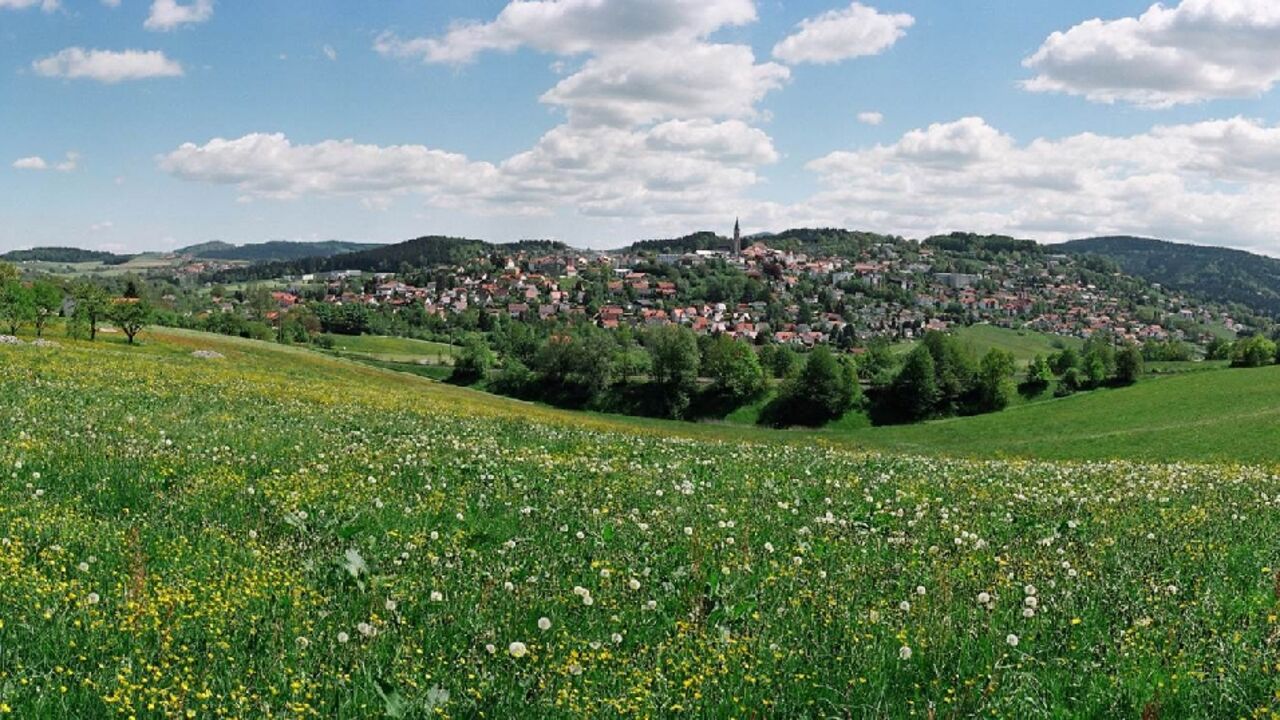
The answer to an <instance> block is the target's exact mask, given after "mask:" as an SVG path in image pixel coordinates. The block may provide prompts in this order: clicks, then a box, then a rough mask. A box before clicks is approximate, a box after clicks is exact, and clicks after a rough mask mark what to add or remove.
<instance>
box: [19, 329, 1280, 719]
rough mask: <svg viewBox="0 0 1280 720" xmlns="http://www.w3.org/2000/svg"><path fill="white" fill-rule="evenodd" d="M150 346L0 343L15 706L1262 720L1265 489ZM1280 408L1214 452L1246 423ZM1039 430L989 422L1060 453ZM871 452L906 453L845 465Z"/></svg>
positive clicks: (1260, 377) (1167, 468)
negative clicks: (670, 418) (856, 444)
mask: <svg viewBox="0 0 1280 720" xmlns="http://www.w3.org/2000/svg"><path fill="white" fill-rule="evenodd" d="M144 339H145V343H144V345H142V346H139V347H128V346H125V345H124V344H123V343H122V342H120V341H119V340H117V339H116V338H108V339H107V340H106V341H102V342H99V343H96V344H93V345H89V344H87V343H75V342H70V341H66V340H62V339H56V340H57V342H59V343H61V346H60V347H54V348H42V347H34V346H31V345H24V346H17V347H12V346H0V418H3V419H4V420H5V421H4V422H0V468H3V473H0V712H11V713H12V714H13V715H14V716H15V717H23V718H65V717H109V716H120V717H139V718H144V717H245V718H247V717H326V718H327V717H337V718H369V717H397V718H407V717H494V718H500V717H612V716H621V715H627V716H638V717H657V716H663V717H666V716H678V715H687V716H692V717H922V718H924V717H930V718H932V717H945V718H950V717H969V716H982V717H1006V718H1062V717H1134V718H1136V717H1139V716H1143V715H1145V716H1147V717H1160V718H1182V717H1272V716H1273V714H1274V713H1275V712H1276V711H1277V710H1278V709H1280V707H1278V706H1277V702H1278V701H1277V696H1276V689H1277V687H1278V685H1277V677H1278V675H1277V671H1278V670H1280V645H1278V641H1280V625H1278V624H1277V615H1280V599H1278V598H1277V594H1278V593H1280V588H1278V587H1277V583H1280V578H1277V576H1276V569H1277V568H1280V546H1277V544H1276V542H1275V539H1276V538H1277V537H1280V512H1278V511H1280V476H1277V475H1276V474H1275V473H1274V471H1273V470H1271V469H1262V468H1247V467H1240V466H1238V465H1235V464H1229V463H1223V464H1218V465H1144V464H1135V463H1132V462H1128V461H1122V460H1110V461H1106V462H1097V463H1084V464H1081V463H1043V462H1025V461H976V460H942V459H931V458H922V457H909V456H898V455H875V454H863V453H860V452H857V451H855V450H851V449H849V448H848V447H841V446H836V445H834V444H832V443H826V442H818V443H815V442H813V439H814V437H815V436H810V435H800V434H786V433H769V432H765V431H752V430H750V429H741V428H724V427H713V426H706V427H704V426H689V425H675V424H670V423H661V422H658V421H635V422H631V421H628V422H621V421H618V420H616V419H613V418H608V417H600V416H591V415H583V414H570V413H565V412H559V411H554V410H549V409H546V408H541V407H538V406H534V405H528V404H524V403H517V402H513V401H509V400H504V399H500V398H494V397H490V396H486V395H482V394H478V393H473V392H470V391H466V390H461V389H457V388H452V387H449V386H445V385H440V384H436V383H432V382H429V381H426V380H421V379H419V378H415V377H412V376H409V375H406V374H404V373H393V372H387V371H383V370H379V369H376V368H372V367H368V366H366V365H362V364H359V363H355V362H351V361H347V360H344V359H341V358H333V357H327V356H323V355H320V354H317V353H314V352H310V351H306V350H301V349H291V348H282V347H278V346H272V345H267V344H262V343H256V342H253V341H245V340H238V339H230V338H221V337H216V336H207V335H202V334H199V333H184V332H168V331H166V332H164V333H150V334H147V335H145V336H144ZM195 350H213V351H216V352H218V353H220V354H221V355H222V356H223V357H221V358H215V359H202V358H198V357H194V356H193V355H192V352H193V351H195ZM1277 377H1280V375H1277V373H1273V372H1271V371H1265V370H1264V371H1249V372H1245V371H1240V372H1238V373H1237V372H1236V371H1230V372H1222V373H1203V374H1189V375H1185V376H1180V377H1175V378H1169V379H1162V380H1158V381H1150V382H1148V383H1144V384H1141V385H1139V386H1138V387H1137V388H1134V389H1132V390H1128V391H1113V392H1107V393H1100V394H1095V395H1090V396H1085V397H1080V398H1072V399H1069V400H1065V401H1055V402H1051V403H1043V404H1040V405H1036V406H1029V407H1028V408H1026V412H1028V413H1032V411H1033V410H1034V411H1036V412H1040V411H1041V410H1042V409H1045V408H1050V409H1052V410H1053V412H1054V413H1055V414H1056V416H1057V418H1058V420H1057V422H1056V423H1053V424H1051V425H1050V426H1048V429H1051V430H1055V431H1056V430H1061V431H1063V432H1065V433H1067V434H1070V433H1073V432H1076V430H1075V429H1073V427H1072V421H1071V418H1083V417H1084V414H1085V409H1083V408H1082V407H1081V406H1085V405H1087V404H1088V403H1104V402H1117V401H1116V400H1113V398H1114V399H1119V398H1122V397H1123V394H1124V393H1133V394H1135V397H1134V398H1130V399H1131V400H1135V401H1136V400H1139V399H1142V402H1148V403H1155V402H1156V400H1157V398H1158V397H1161V396H1163V397H1165V398H1166V400H1167V402H1166V405H1167V406H1169V407H1167V408H1166V410H1169V411H1173V412H1174V413H1175V416H1174V417H1175V418H1183V420H1184V421H1185V420H1186V419H1188V418H1190V417H1191V416H1192V415H1193V414H1194V411H1193V408H1192V407H1189V408H1188V409H1187V410H1186V411H1185V412H1184V411H1179V410H1177V409H1176V407H1174V406H1176V405H1177V402H1175V401H1174V400H1173V399H1171V398H1176V400H1178V401H1181V402H1183V403H1185V404H1187V405H1189V406H1193V407H1199V408H1200V411H1201V412H1202V413H1203V412H1208V411H1209V407H1210V406H1209V405H1208V404H1207V403H1208V402H1209V401H1208V400H1206V399H1204V398H1195V397H1192V396H1186V395H1179V396H1171V395H1168V394H1166V391H1168V390H1172V389H1174V388H1171V387H1168V386H1170V385H1174V384H1178V383H1195V382H1207V381H1212V383H1213V384H1212V385H1211V386H1197V387H1199V389H1201V390H1205V391H1209V390H1212V391H1213V392H1228V393H1229V395H1230V397H1232V398H1235V397H1236V396H1235V394H1234V393H1236V392H1237V389H1238V388H1244V387H1253V388H1254V394H1255V395H1259V396H1265V394H1266V391H1267V389H1269V388H1272V387H1274V383H1276V382H1277ZM1237 378H1239V379H1237ZM1177 389H1179V390H1181V391H1184V392H1189V391H1190V390H1193V389H1195V388H1193V387H1181V386H1180V387H1178V388H1177ZM1143 398H1145V399H1143ZM1263 400H1265V398H1261V399H1259V400H1258V401H1256V402H1255V403H1254V404H1253V405H1251V406H1249V407H1250V408H1252V412H1253V414H1250V411H1249V409H1248V408H1246V409H1245V411H1244V412H1243V413H1242V414H1241V415H1239V416H1237V417H1235V418H1234V420H1232V421H1229V422H1223V423H1222V424H1220V425H1218V424H1208V425H1203V426H1202V427H1203V428H1205V429H1206V432H1210V431H1211V432H1218V433H1223V434H1225V433H1227V432H1228V431H1229V433H1230V434H1232V435H1235V434H1241V433H1247V432H1248V431H1247V429H1240V428H1239V425H1240V421H1241V420H1242V419H1244V418H1246V417H1247V418H1252V419H1253V420H1257V421H1258V422H1257V425H1259V426H1263V427H1264V428H1265V426H1266V424H1267V422H1266V421H1267V419H1268V418H1269V417H1270V415H1268V414H1267V413H1266V412H1265V409H1264V405H1265V403H1264V402H1263ZM1146 407H1147V408H1148V409H1150V407H1151V406H1150V405H1148V406H1146ZM1214 407H1217V406H1214ZM1102 409H1103V410H1105V411H1106V412H1109V413H1115V412H1117V406H1115V405H1106V406H1104V407H1103V408H1102ZM1006 416H1007V417H1010V418H1012V417H1014V412H1010V413H1006V414H1005V416H993V417H992V418H991V419H979V420H982V421H984V422H991V421H993V420H995V419H1000V418H1004V417H1006ZM1150 417H1153V416H1148V419H1147V421H1148V422H1150ZM1160 417H1167V413H1166V415H1165V416H1160ZM1201 419H1202V420H1205V421H1207V420H1209V418H1204V417H1202V418H1201ZM1104 420H1105V421H1106V422H1111V423H1115V422H1118V421H1117V420H1115V419H1112V418H1099V419H1098V422H1103V421H1104ZM967 422H974V421H959V422H957V423H954V425H955V426H956V427H959V426H961V425H962V424H963V423H967ZM1030 422H1032V421H1031V419H1030V418H1022V419H1021V421H1020V422H1019V421H1018V420H1016V419H1015V420H1011V421H1009V423H1008V425H1009V427H1011V428H1016V427H1018V426H1021V427H1022V428H1023V432H1022V433H1021V434H1020V436H1021V437H1029V436H1031V435H1034V434H1036V433H1039V432H1042V431H1044V430H1045V429H1046V428H1045V426H1042V425H1036V424H1031V425H1028V423H1030ZM1035 422H1036V423H1046V422H1047V421H1046V420H1036V421H1035ZM1080 422H1083V420H1082V419H1081V420H1080ZM1133 422H1136V421H1133ZM1160 422H1162V421H1157V422H1156V424H1159V423H1160ZM1137 424H1140V423H1137ZM1166 424H1168V425H1169V427H1170V429H1169V432H1171V433H1174V434H1175V436H1176V435H1177V433H1179V432H1181V431H1180V430H1179V429H1178V428H1177V427H1175V426H1174V424H1173V423H1172V421H1169V422H1166ZM947 426H948V423H937V424H934V425H930V426H924V427H922V428H920V429H918V430H917V432H924V433H926V434H929V435H930V436H938V437H945V436H946V431H945V428H946V427H947ZM1270 426H1271V427H1272V428H1274V427H1275V425H1274V419H1273V418H1272V421H1271V425H1270ZM978 427H982V426H978ZM912 430H915V429H912ZM895 432H902V431H895ZM1002 432H1007V430H1006V431H1002ZM864 434H865V436H866V437H876V438H878V441H879V442H880V444H881V446H884V447H899V446H902V447H914V446H915V444H914V443H915V441H913V442H910V443H909V442H906V441H905V440H902V439H901V438H899V439H896V440H895V439H894V438H893V437H891V436H890V435H889V434H887V433H882V432H880V431H878V430H877V431H849V432H843V433H836V434H832V435H830V437H836V436H837V435H838V436H840V437H849V438H858V437H861V436H863V435H864ZM1272 435H1274V433H1272ZM816 437H818V438H824V437H828V436H825V435H818V436H816ZM977 437H981V433H980V432H971V433H970V434H969V438H970V441H971V442H972V441H973V439H974V438H977ZM1131 439H1136V440H1137V441H1140V442H1146V441H1148V440H1151V439H1152V438H1151V437H1137V438H1134V437H1132V436H1131ZM1246 439H1248V440H1250V441H1252V442H1256V443H1257V444H1258V447H1259V448H1260V449H1265V448H1266V447H1267V445H1266V444H1265V443H1267V442H1269V440H1268V439H1267V438H1266V437H1265V436H1264V435H1253V436H1248V437H1247V438H1246ZM1270 440H1274V437H1271V438H1270ZM1182 441H1183V442H1184V443H1185V442H1188V440H1187V436H1185V435H1184V436H1182ZM1044 442H1045V443H1047V444H1046V445H1045V446H1044V448H1046V449H1048V450H1050V451H1052V449H1053V447H1054V446H1053V442H1055V441H1054V439H1053V438H1045V439H1044ZM989 445H990V446H991V447H992V448H993V449H994V450H996V451H998V446H999V443H998V442H996V441H995V440H992V441H991V442H990V443H989ZM1113 446H1114V447H1119V445H1118V444H1114V445H1113ZM1240 446H1243V441H1242V443H1241V444H1240ZM929 449H930V450H933V449H935V448H929ZM961 449H965V450H968V449H970V448H961ZM972 449H973V450H975V451H976V450H977V448H972ZM1132 449H1133V448H1132V447H1130V448H1128V450H1130V451H1131V450H1132ZM1259 452H1260V451H1259ZM1050 454H1052V452H1050ZM1124 454H1125V455H1126V456H1129V457H1132V456H1134V453H1133V452H1126V453H1124ZM1256 454H1257V453H1255V456H1256Z"/></svg>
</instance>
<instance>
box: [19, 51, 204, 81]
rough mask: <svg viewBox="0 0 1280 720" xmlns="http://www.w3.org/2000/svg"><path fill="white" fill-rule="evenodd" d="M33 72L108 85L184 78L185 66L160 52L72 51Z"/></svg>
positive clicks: (35, 66)
mask: <svg viewBox="0 0 1280 720" xmlns="http://www.w3.org/2000/svg"><path fill="white" fill-rule="evenodd" d="M31 68H32V69H33V70H34V71H35V73H36V74H37V75H42V76H44V77H61V78H69V79H81V78H84V79H89V80H97V81H98V82H102V83H107V84H114V83H118V82H123V81H125V80H142V79H146V78H158V77H179V76H181V75H182V65H180V64H179V63H178V62H177V61H174V60H170V59H169V58H167V57H165V55H164V53H162V52H160V51H159V50H149V51H143V50H123V51H119V52H116V51H111V50H85V49H84V48H79V47H72V48H67V49H66V50H63V51H62V52H59V53H58V54H56V55H50V56H49V57H47V58H43V59H40V60H36V61H35V62H33V63H31Z"/></svg>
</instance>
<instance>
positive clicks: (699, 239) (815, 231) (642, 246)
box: [617, 228, 901, 257]
mask: <svg viewBox="0 0 1280 720" xmlns="http://www.w3.org/2000/svg"><path fill="white" fill-rule="evenodd" d="M900 240H901V238H896V237H892V236H889V235H879V234H877V233H869V232H860V231H856V230H842V229H839V228H793V229H790V230H784V231H782V232H778V233H756V234H754V235H748V236H745V237H743V239H742V244H743V246H744V247H747V246H750V245H751V243H753V242H764V243H765V244H766V245H768V246H769V247H772V248H777V249H779V250H793V251H797V252H808V253H822V254H825V255H840V256H845V257H857V256H858V255H859V253H861V252H862V251H863V250H865V249H866V248H867V247H870V246H872V245H875V244H879V243H882V242H895V241H900ZM732 242H733V240H732V238H727V237H723V236H720V235H717V234H716V233H714V232H710V231H705V230H704V231H702V232H696V233H693V234H692V235H685V236H684V237H678V238H669V239H665V240H641V241H639V242H636V243H632V244H631V245H629V246H627V247H625V248H622V249H621V250H619V251H617V252H673V253H690V252H696V251H698V250H728V249H729V248H730V245H731V244H732Z"/></svg>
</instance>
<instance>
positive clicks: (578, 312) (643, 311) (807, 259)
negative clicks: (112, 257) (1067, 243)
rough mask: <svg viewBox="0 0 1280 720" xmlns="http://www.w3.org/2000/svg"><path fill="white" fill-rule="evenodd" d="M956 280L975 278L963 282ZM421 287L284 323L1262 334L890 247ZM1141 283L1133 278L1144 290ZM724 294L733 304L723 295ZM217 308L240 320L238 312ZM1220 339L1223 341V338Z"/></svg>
mask: <svg viewBox="0 0 1280 720" xmlns="http://www.w3.org/2000/svg"><path fill="white" fill-rule="evenodd" d="M957 268H963V271H960V270H958V269H957ZM429 270H430V272H419V273H415V275H417V276H418V277H419V278H426V280H425V281H423V280H422V279H419V280H418V281H417V283H416V284H415V283H414V281H413V278H412V277H407V276H405V275H404V274H397V273H368V272H362V271H360V270H337V271H332V272H327V273H314V274H303V275H298V276H287V277H284V278H281V280H280V282H279V283H278V285H279V289H278V290H277V291H275V292H274V293H273V294H272V298H273V300H274V301H275V302H276V303H277V304H278V306H279V309H287V308H290V307H292V306H294V305H295V304H297V303H300V302H304V301H307V300H311V301H318V302H323V303H328V304H333V305H352V304H355V305H362V306H366V307H368V308H378V309H382V310H386V309H388V308H389V309H391V310H392V311H398V310H401V309H404V308H410V307H413V308H420V309H421V310H422V311H423V312H425V313H426V314H427V315H428V316H436V317H439V318H441V319H442V320H445V321H448V320H449V319H450V318H454V317H457V316H460V315H462V314H464V313H468V312H472V313H483V314H487V315H489V316H491V317H496V316H507V317H509V318H512V319H518V320H523V321H535V322H536V321H555V320H581V319H589V320H590V321H592V322H594V323H595V324H597V325H599V326H600V327H603V328H608V329H617V328H620V327H624V326H625V327H631V328H640V327H652V326H660V325H667V324H678V325H683V326H686V327H688V328H690V329H692V330H693V331H694V332H696V333H698V334H702V335H707V334H725V335H728V336H731V337H735V338H740V339H743V340H746V341H749V342H752V343H756V344H760V343H767V342H773V343H780V344H786V345H794V346H797V347H813V346H815V345H819V344H832V345H838V346H839V347H841V348H842V349H854V348H857V347H861V346H864V345H865V344H866V343H867V342H869V341H871V340H873V339H875V338H885V339H888V340H890V341H910V340H912V339H915V338H918V337H920V336H921V335H923V333H925V332H927V331H930V330H942V331H945V330H948V329H950V328H952V327H953V326H956V325H970V324H975V323H988V324H991V325H995V326H999V327H1006V328H1013V329H1022V328H1025V329H1031V330H1036V331H1039V332H1044V333H1047V334H1050V335H1057V336H1066V337H1077V338H1088V337H1090V336H1092V335H1094V334H1097V333H1100V332H1109V333H1112V334H1114V336H1115V337H1116V338H1117V339H1118V340H1122V341H1132V342H1136V343H1139V344H1141V343H1144V342H1147V341H1167V340H1176V341H1182V342H1187V343H1192V344H1199V345H1203V344H1206V343H1208V342H1209V341H1210V340H1211V339H1212V338H1213V337H1214V336H1215V334H1220V333H1222V332H1223V331H1225V332H1228V333H1237V332H1240V331H1245V330H1247V328H1246V327H1245V326H1244V325H1242V324H1241V323H1239V322H1237V320H1236V319H1235V318H1234V317H1233V316H1232V313H1231V312H1229V311H1228V310H1227V309H1225V308H1223V307H1220V306H1215V305H1212V304H1207V303H1201V302H1198V301H1197V300H1195V299H1193V298H1190V297H1187V296H1184V295H1182V294H1180V293H1176V292H1175V293H1166V292H1163V291H1162V290H1161V288H1160V287H1159V286H1158V285H1156V286H1144V288H1143V289H1142V291H1143V297H1141V298H1135V297H1134V291H1133V289H1132V287H1131V286H1125V287H1124V288H1123V292H1121V290H1119V289H1117V288H1116V287H1108V285H1109V283H1108V282H1106V278H1105V276H1103V278H1102V280H1097V278H1096V276H1097V275H1098V274H1097V273H1093V275H1094V276H1095V280H1096V281H1095V282H1090V281H1088V280H1086V279H1085V278H1084V277H1082V276H1084V275H1086V274H1087V273H1082V272H1081V265H1080V261H1079V259H1078V258H1072V257H1069V256H1066V255H1055V254H1048V253H1039V254H1023V255H1021V256H1019V257H1017V258H1002V259H1001V258H997V259H995V260H980V259H978V258H977V256H976V255H974V254H972V253H968V254H965V253H961V254H957V253H955V252H952V251H949V250H944V249H938V248H933V247H930V246H928V245H927V244H917V243H912V242H906V241H898V242H891V241H886V242H879V243H875V244H871V245H869V246H868V247H866V248H865V249H864V250H863V251H862V252H860V253H859V254H858V256H857V257H845V256H839V255H819V254H807V253H804V252H798V251H793V250H784V249H778V248H774V247H770V246H769V244H768V242H767V241H756V242H753V243H750V244H745V246H744V243H743V242H742V240H741V235H740V233H739V234H736V236H735V238H734V241H733V244H731V245H730V247H728V248H717V249H699V250H692V251H688V252H652V251H639V250H635V249H629V250H627V251H616V252H592V251H581V250H567V251H564V252H560V253H552V254H539V253H529V252H518V253H513V254H510V255H508V256H505V257H502V258H500V265H499V264H495V262H494V259H493V258H484V259H482V260H480V259H478V261H477V262H472V263H467V264H460V265H455V266H449V267H439V268H431V269H429ZM711 275H719V276H729V277H733V276H737V279H738V280H739V281H741V282H740V283H739V286H743V284H745V286H746V287H748V288H753V289H754V291H752V290H751V289H748V290H747V291H745V292H742V293H740V294H739V295H740V296H739V297H737V298H733V297H724V296H719V297H710V295H715V293H709V292H707V291H706V284H705V283H702V282H699V281H700V280H701V279H703V278H706V277H708V276H711ZM1129 280H1130V282H1132V280H1131V279H1129ZM721 295H723V293H721ZM215 302H216V303H217V307H218V308H220V309H221V310H223V311H227V312H230V311H234V310H235V303H234V302H233V301H232V300H230V299H229V298H215ZM1215 330H1216V333H1215Z"/></svg>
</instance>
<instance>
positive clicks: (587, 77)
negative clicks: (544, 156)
mask: <svg viewBox="0 0 1280 720" xmlns="http://www.w3.org/2000/svg"><path fill="white" fill-rule="evenodd" d="M755 19H756V11H755V4H754V1H753V0H515V1H514V2H511V3H509V4H508V5H507V6H506V7H505V8H504V9H503V10H502V11H501V12H500V13H499V14H498V17H497V18H496V19H494V20H493V21H491V22H466V23H460V24H455V25H454V26H453V27H452V28H451V29H450V30H449V31H448V32H447V33H445V34H444V35H443V36H440V37H421V38H415V39H408V40H406V39H402V38H400V37H399V36H397V35H394V34H392V33H383V34H382V35H380V36H379V37H378V38H377V40H376V41H375V43H374V48H375V50H377V51H378V52H379V53H381V54H383V55H385V56H389V57H400V58H417V59H421V60H424V61H426V62H434V63H465V62H469V61H471V60H474V59H475V57H476V56H477V55H479V54H480V53H482V52H484V51H486V50H499V51H511V50H515V49H516V48H519V47H530V48H533V49H536V50H540V51H543V52H549V53H553V54H556V55H561V56H574V55H580V54H586V55H589V56H590V57H589V58H588V59H587V60H586V61H585V62H584V63H583V64H582V65H581V67H579V68H578V69H577V71H576V72H573V73H572V74H570V75H568V76H567V77H565V78H563V79H562V80H561V81H560V82H559V83H558V84H557V85H556V86H555V87H553V88H551V89H550V90H549V91H547V92H546V93H545V94H544V95H543V96H542V101H543V102H544V103H547V104H549V105H553V106H556V107H560V108H563V109H565V110H566V111H567V113H568V115H569V118H570V120H571V122H574V123H576V124H608V125H617V126H634V125H638V124H646V123H651V122H658V121H662V120H666V119H671V118H680V117H683V118H690V117H713V118H725V117H729V118H741V117H749V116H751V115H753V114H754V106H755V104H756V103H758V102H759V101H760V99H761V98H763V97H764V95H765V94H767V93H768V92H770V91H772V90H773V89H775V88H778V87H780V86H781V85H782V84H784V83H785V82H786V81H787V79H788V78H789V77H790V71H789V70H787V68H786V67H784V66H782V65H779V64H776V63H760V64H757V63H756V60H755V55H754V53H753V52H752V50H751V48H750V47H749V46H747V45H733V44H722V43H711V42H708V41H707V37H708V36H709V35H710V34H711V33H713V32H715V31H716V30H718V29H720V28H723V27H727V26H732V25H741V24H744V23H748V22H752V21H754V20H755ZM557 67H558V68H559V70H558V72H563V71H564V69H565V68H566V65H564V64H559V65H558V66H557Z"/></svg>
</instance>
